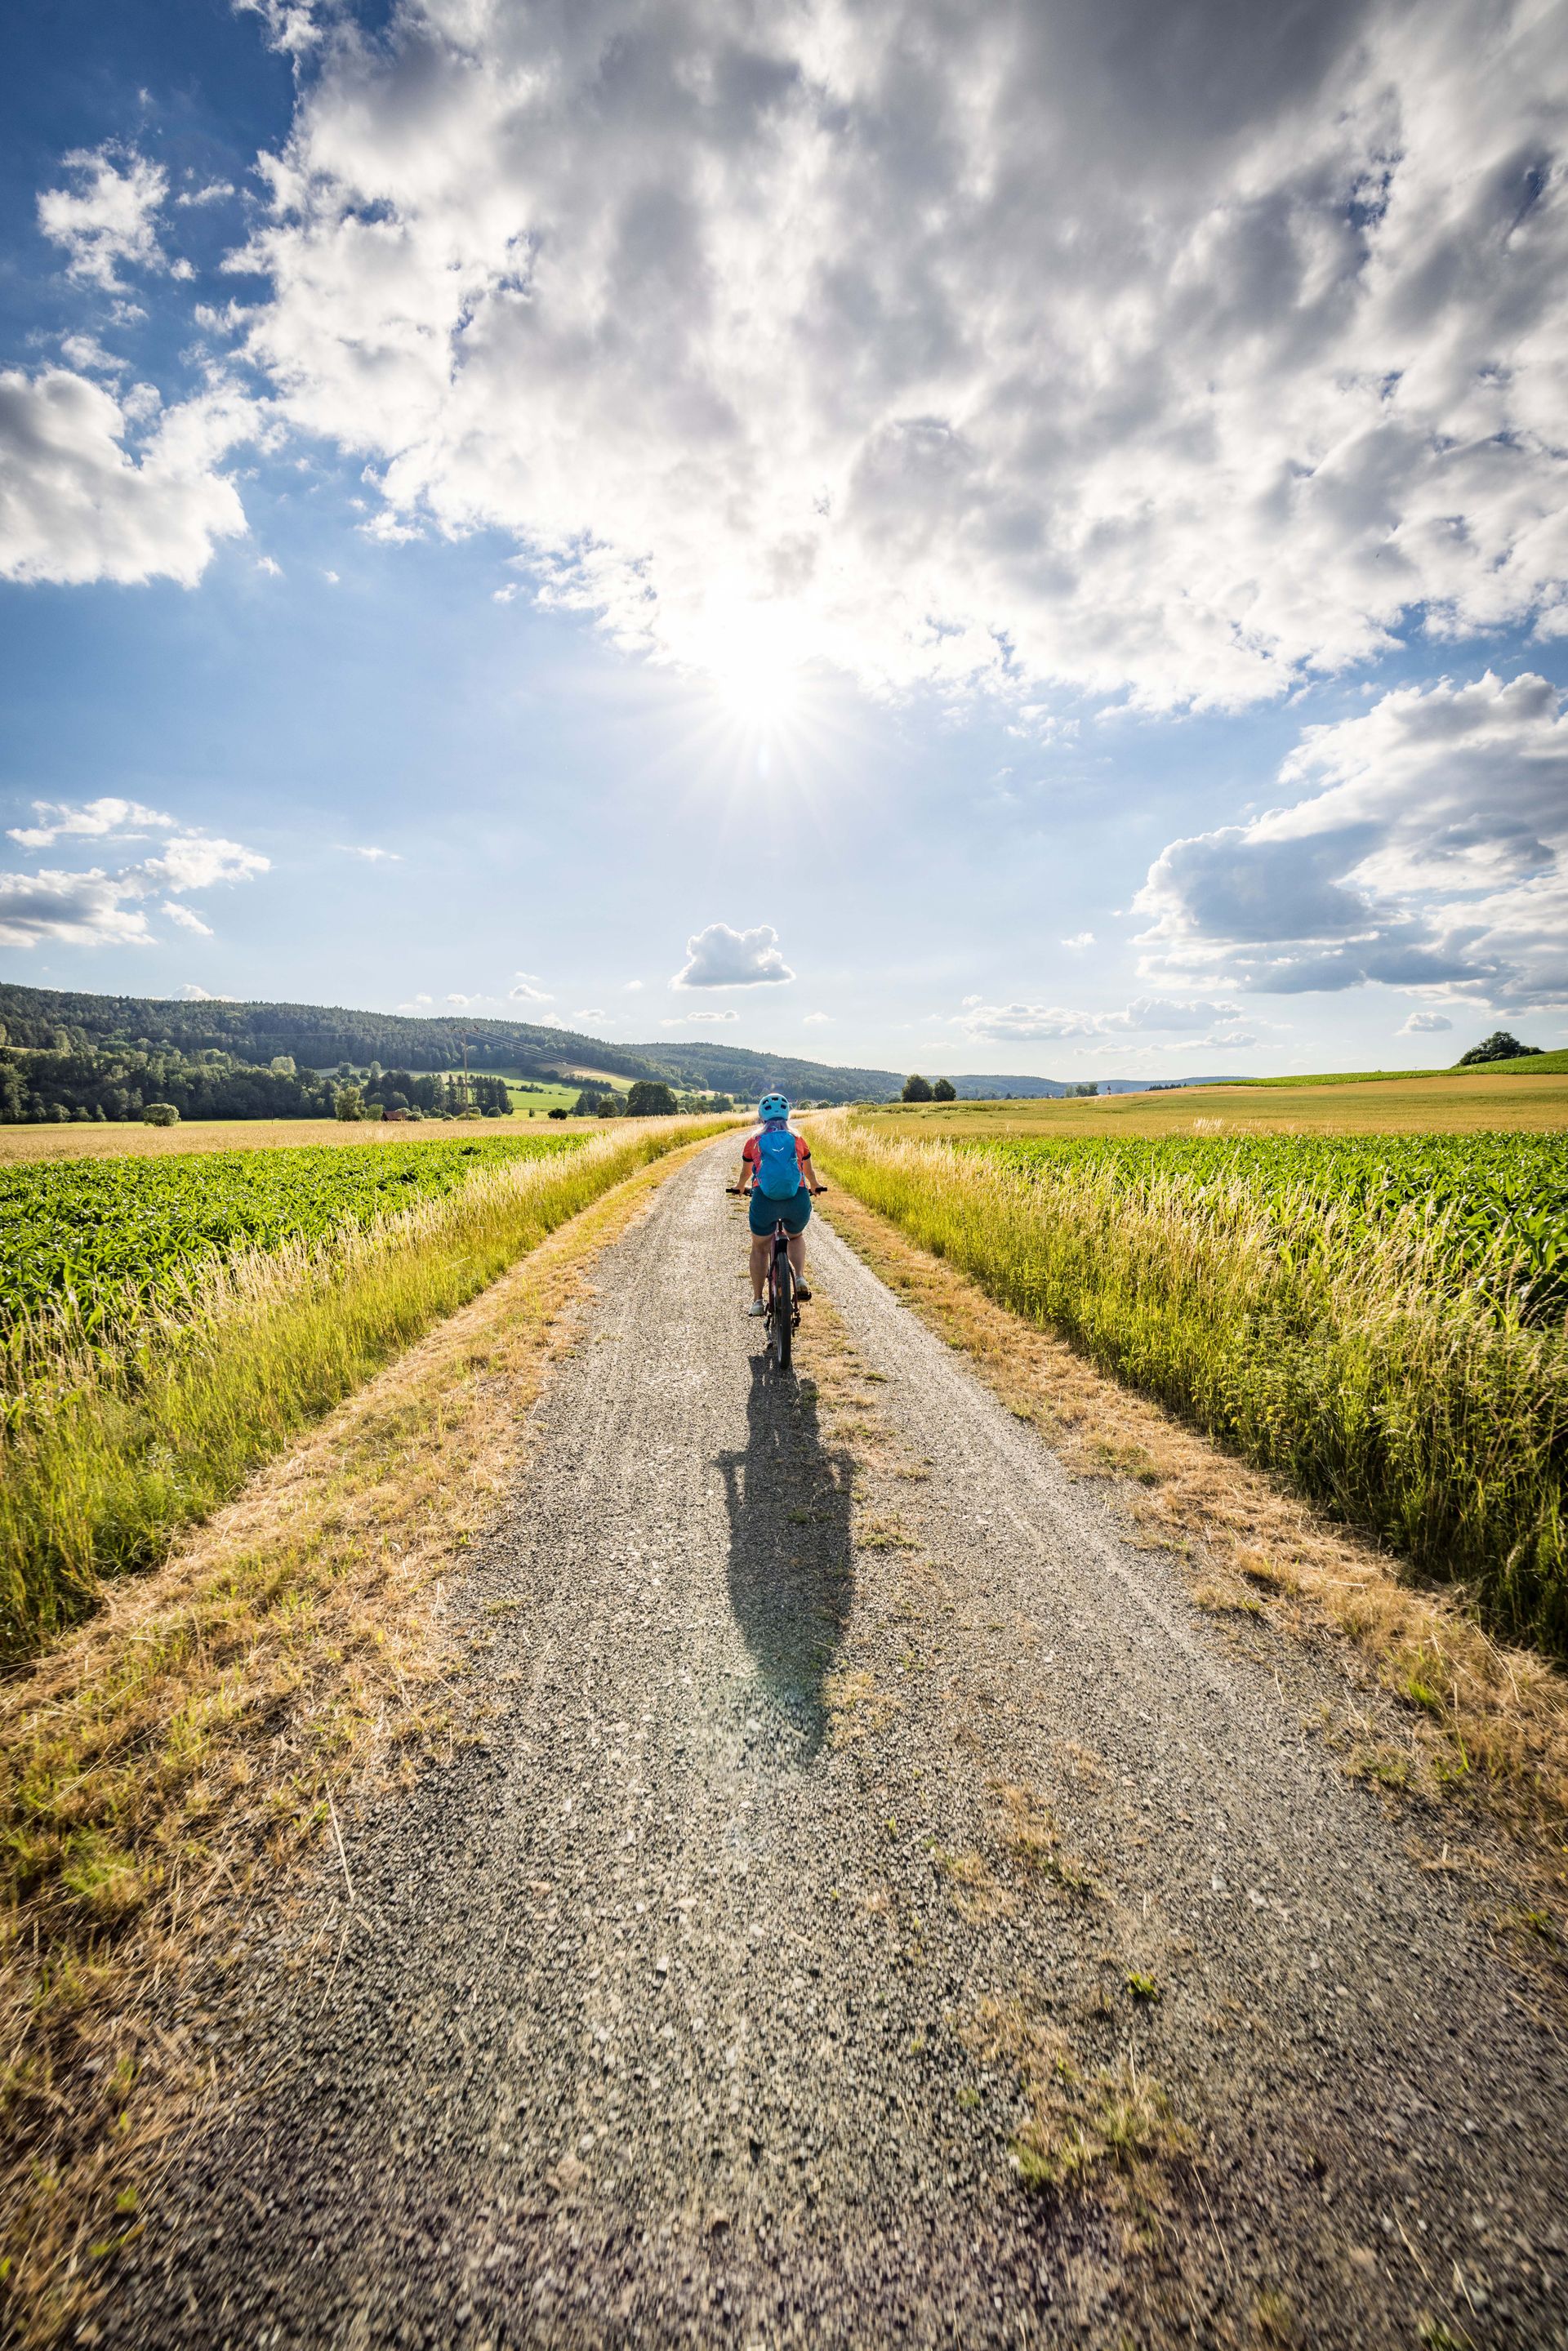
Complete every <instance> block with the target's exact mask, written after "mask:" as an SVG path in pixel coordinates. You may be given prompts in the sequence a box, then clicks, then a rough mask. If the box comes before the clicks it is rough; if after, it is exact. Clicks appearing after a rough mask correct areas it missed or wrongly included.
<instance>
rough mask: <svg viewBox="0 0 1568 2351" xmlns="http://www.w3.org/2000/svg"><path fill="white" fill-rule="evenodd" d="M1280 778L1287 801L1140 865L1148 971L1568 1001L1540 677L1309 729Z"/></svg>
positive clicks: (1259, 985)
mask: <svg viewBox="0 0 1568 2351" xmlns="http://www.w3.org/2000/svg"><path fill="white" fill-rule="evenodd" d="M1280 780H1281V784H1282V785H1283V786H1284V787H1285V788H1286V789H1287V790H1291V791H1294V792H1295V793H1296V795H1297V797H1296V798H1294V799H1291V800H1289V801H1287V802H1286V803H1285V804H1284V805H1282V806H1281V807H1279V808H1275V809H1271V810H1269V811H1268V812H1267V813H1266V814H1265V815H1262V816H1260V817H1258V818H1255V819H1254V820H1252V822H1250V823H1249V824H1245V825H1227V826H1224V827H1222V828H1221V829H1220V830H1219V831H1215V832H1207V833H1199V834H1197V835H1195V836H1193V837H1191V838H1189V839H1187V840H1184V841H1172V842H1171V843H1170V845H1169V846H1168V847H1167V848H1166V850H1165V851H1164V852H1163V853H1162V854H1161V856H1160V857H1159V858H1158V859H1157V860H1156V861H1155V864H1154V865H1153V866H1152V867H1151V868H1150V870H1149V875H1148V879H1147V881H1146V883H1145V885H1144V888H1143V890H1142V891H1141V892H1140V893H1139V896H1138V899H1137V901H1136V904H1138V906H1139V908H1140V909H1141V911H1142V912H1143V913H1145V914H1148V915H1150V916H1152V917H1153V920H1152V922H1151V924H1150V926H1149V928H1148V930H1147V931H1146V932H1145V934H1144V936H1143V944H1144V946H1145V947H1146V948H1148V949H1149V950H1150V953H1149V958H1148V963H1147V966H1146V968H1148V969H1149V970H1150V971H1151V972H1163V973H1165V974H1166V975H1167V976H1171V977H1176V978H1178V979H1179V978H1180V977H1183V976H1184V975H1187V974H1197V973H1202V974H1203V975H1205V976H1206V977H1217V978H1218V980H1219V982H1220V984H1222V985H1229V986H1232V987H1234V986H1241V987H1249V988H1255V989H1263V990H1270V991H1274V992H1278V993H1297V992H1300V991H1302V990H1307V989H1318V988H1324V989H1343V988H1348V987H1361V986H1364V985H1365V984H1367V983H1369V982H1381V983H1382V984H1384V985H1385V986H1389V987H1449V988H1458V989H1462V990H1463V991H1464V992H1465V993H1467V994H1469V995H1472V996H1475V997H1478V998H1481V999H1482V1000H1485V1001H1497V1002H1505V1003H1512V1004H1521V1005H1528V1004H1542V1005H1546V1004H1558V1003H1563V1002H1568V863H1565V861H1568V716H1564V712H1563V697H1562V695H1560V694H1559V692H1558V689H1557V688H1556V687H1555V686H1553V685H1551V684H1548V683H1547V681H1546V679H1544V678H1543V677H1538V676H1535V675H1533V674H1529V673H1526V674H1524V675H1522V676H1520V677H1516V678H1514V679H1512V680H1511V681H1510V682H1508V683H1506V684H1505V683H1504V682H1503V680H1501V679H1500V678H1498V677H1495V676H1494V675H1493V674H1491V673H1490V671H1489V672H1488V673H1487V674H1485V675H1484V676H1483V677H1480V678H1478V679H1476V680H1474V681H1473V682H1472V683H1471V684H1464V685H1456V684H1452V683H1450V682H1449V681H1448V680H1447V679H1444V680H1443V681H1441V682H1440V683H1439V684H1437V685H1434V686H1430V687H1427V688H1425V689H1423V688H1421V687H1418V686H1409V687H1401V688H1400V689H1399V690H1398V691H1397V692H1396V693H1392V694H1387V695H1383V697H1382V698H1381V699H1380V700H1379V701H1378V702H1377V703H1376V704H1375V705H1374V707H1373V708H1372V709H1370V710H1369V711H1368V712H1367V713H1366V714H1365V716H1363V717H1360V718H1351V719H1345V720H1343V721H1341V722H1340V723H1339V724H1338V725H1337V726H1318V727H1312V728H1309V729H1308V731H1307V733H1306V735H1305V736H1304V737H1303V739H1302V741H1301V746H1300V747H1299V748H1298V749H1297V750H1296V751H1295V752H1294V753H1292V755H1291V758H1289V759H1288V760H1287V761H1286V762H1285V764H1284V766H1283V768H1281V776H1280Z"/></svg>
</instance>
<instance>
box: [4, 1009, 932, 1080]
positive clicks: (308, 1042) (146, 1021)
mask: <svg viewBox="0 0 1568 2351" xmlns="http://www.w3.org/2000/svg"><path fill="white" fill-rule="evenodd" d="M0 1023H3V1024H4V1025H5V1029H6V1030H7V1031H8V1033H9V1039H10V1042H11V1044H12V1045H13V1046H22V1047H26V1048H31V1049H33V1050H59V1049H60V1048H61V1047H62V1046H64V1047H74V1048H75V1049H76V1050H78V1051H89V1050H96V1049H99V1048H101V1047H104V1046H107V1045H114V1046H123V1047H130V1048H131V1049H132V1050H140V1051H142V1052H146V1051H148V1050H155V1049H157V1048H160V1047H162V1048H165V1049H167V1048H172V1049H174V1050H176V1051H178V1052H179V1053H181V1054H182V1055H184V1056H186V1057H190V1056H193V1055H196V1054H199V1053H202V1052H214V1051H215V1052H222V1053H228V1054H232V1055H233V1056H234V1058H235V1060H236V1061H244V1062H247V1063H249V1064H251V1065H252V1066H256V1067H261V1068H266V1067H267V1066H269V1065H270V1064H271V1063H272V1062H273V1061H276V1060H277V1059H278V1058H280V1057H287V1058H288V1059H290V1060H292V1061H295V1062H296V1063H297V1064H298V1067H299V1069H300V1070H302V1071H305V1070H335V1069H337V1068H338V1067H339V1065H340V1063H342V1062H345V1061H347V1062H350V1063H352V1064H353V1066H354V1067H355V1068H356V1069H363V1068H365V1067H366V1066H367V1065H368V1064H369V1063H370V1062H371V1061H381V1062H382V1063H383V1064H384V1065H385V1066H386V1067H387V1068H389V1069H392V1068H396V1069H402V1070H450V1069H460V1068H461V1067H462V1065H463V1060H464V1046H465V1043H466V1045H467V1048H468V1054H467V1059H468V1063H469V1066H470V1068H472V1069H476V1070H506V1071H514V1072H516V1074H517V1076H519V1077H526V1078H537V1077H545V1076H548V1075H550V1074H552V1073H556V1072H559V1074H561V1075H563V1076H567V1077H575V1076H577V1075H578V1074H579V1073H580V1072H586V1071H605V1072H606V1073H608V1074H609V1075H611V1076H612V1077H617V1078H621V1079H623V1080H625V1081H631V1080H632V1079H634V1078H655V1079H657V1078H662V1079H664V1080H665V1081H667V1082H669V1083H670V1084H673V1085H676V1086H681V1087H690V1088H698V1089H702V1090H705V1091H711V1090H717V1091H719V1092H726V1093H738V1094H742V1095H746V1094H750V1093H755V1092H760V1090H761V1089H762V1088H763V1087H765V1086H768V1085H769V1084H774V1085H781V1086H784V1087H786V1088H788V1089H789V1092H791V1093H793V1094H795V1095H797V1096H804V1097H809V1098H810V1100H812V1101H813V1102H857V1101H867V1102H884V1101H887V1100H889V1099H891V1098H892V1096H893V1095H894V1094H896V1093H897V1092H898V1090H899V1088H900V1086H901V1085H902V1084H903V1082H904V1081H903V1077H902V1076H901V1075H900V1076H894V1073H893V1072H892V1071H888V1070H858V1069H835V1068H833V1067H832V1066H831V1065H830V1064H829V1063H827V1062H823V1061H804V1060H801V1059H800V1058H799V1057H798V1056H795V1055H791V1054H787V1053H785V1054H779V1053H754V1052H749V1051H747V1050H744V1049H742V1048H740V1047H738V1046H729V1045H714V1044H709V1043H707V1042H706V1041H701V1042H698V1041H692V1042H687V1041H686V1040H682V1041H681V1043H680V1044H679V1045H674V1044H668V1043H654V1044H646V1045H612V1044H608V1043H606V1042H605V1040H603V1039H602V1038H600V1037H588V1036H584V1035H582V1034H581V1033H580V1031H579V1030H577V1029H552V1028H546V1027H542V1026H540V1025H539V1024H538V1023H536V1022H533V1021H527V1020H461V1019H455V1018H454V1019H447V1018H444V1017H441V1018H435V1017H432V1018H430V1019H411V1018H409V1017H408V1016H406V1015H404V1014H400V1013H395V1012H360V1011H354V1010H351V1009H350V1008H346V1007H344V1006H341V1005H324V1004H268V1003H257V1004H234V1003H228V1002H226V1001H223V1000H217V999H214V998H203V999H202V1000H200V1001H199V1002H196V1003H193V1004H188V1003H185V1002H183V1000H179V999H175V998H167V997H144V996H88V995H78V994H77V993H75V992H74V991H68V990H67V989H64V988H47V987H22V986H19V985H17V984H16V983H10V982H7V983H0Z"/></svg>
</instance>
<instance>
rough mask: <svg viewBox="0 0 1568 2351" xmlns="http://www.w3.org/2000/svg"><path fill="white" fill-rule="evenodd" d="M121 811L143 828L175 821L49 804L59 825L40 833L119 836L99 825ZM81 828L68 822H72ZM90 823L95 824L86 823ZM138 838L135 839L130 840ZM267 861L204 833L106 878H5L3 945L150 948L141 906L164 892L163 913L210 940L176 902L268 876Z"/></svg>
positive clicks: (197, 919)
mask: <svg viewBox="0 0 1568 2351" xmlns="http://www.w3.org/2000/svg"><path fill="white" fill-rule="evenodd" d="M110 809H112V810H118V811H123V812H124V813H125V815H126V816H127V817H128V818H131V819H134V820H136V821H137V822H139V823H141V824H143V825H144V824H147V823H152V824H155V825H164V826H166V825H167V824H168V823H169V822H170V821H171V820H170V819H168V818H166V817H162V816H160V815H159V814H158V813H157V811H156V810H149V809H143V808H141V805H140V804H139V803H138V802H137V801H134V800H98V801H92V802H89V803H88V805H87V807H86V808H84V809H78V810H71V809H67V808H58V807H54V806H52V805H50V804H48V803H44V804H42V805H41V807H40V813H43V814H46V815H47V816H48V817H49V818H51V819H54V820H64V821H57V822H54V823H52V824H51V825H48V826H45V827H40V828H38V830H39V831H45V832H47V835H48V839H49V841H54V840H55V839H56V838H57V837H58V836H59V835H60V834H62V833H65V834H72V835H81V834H87V835H89V837H91V836H94V835H96V836H98V837H99V838H102V837H103V836H104V835H106V834H110V833H111V832H113V831H116V830H118V827H117V826H115V825H112V824H110V823H99V822H98V821H97V819H98V818H99V817H101V816H102V815H103V812H104V811H105V810H110ZM73 818H74V819H77V820H78V821H74V822H73V821H70V820H71V819H73ZM83 819H92V820H93V821H80V820H83ZM128 837H130V838H132V839H134V837H135V834H134V832H131V833H130V834H129V836H128ZM13 838H15V839H19V840H21V841H23V845H24V846H35V845H37V844H36V842H34V841H30V840H29V839H28V838H27V833H26V830H24V831H22V832H19V833H16V834H14V835H13ZM268 865H269V861H268V860H267V858H265V857H263V856H262V855H261V854H260V852H258V851H256V850H254V849H246V847H245V846H244V845H243V844H242V843H241V842H239V841H216V840H213V839H210V838H209V837H208V836H207V835H206V834H204V833H196V832H186V833H179V834H176V835H175V836H174V837H173V838H172V839H171V840H168V841H165V842H164V844H163V846H162V849H161V850H160V851H159V852H158V854H157V855H156V856H153V857H148V858H143V859H142V860H141V862H140V863H137V864H133V865H127V866H123V867H121V868H120V871H119V872H105V871H104V870H103V869H102V868H101V867H99V866H93V867H91V868H89V871H88V872H84V873H68V872H62V871H60V870H58V869H57V868H46V869H45V870H44V871H42V872H37V873H0V946H14V947H34V946H42V945H45V944H47V942H48V941H49V940H51V939H53V940H57V941H58V942H60V943H61V944H62V945H65V946H148V945H149V944H151V942H152V931H151V929H150V928H149V926H148V922H147V916H146V914H145V913H144V911H143V905H142V902H143V901H144V900H146V899H149V898H152V897H155V896H157V895H159V893H170V894H168V895H165V896H164V897H163V900H162V911H163V913H164V914H168V915H169V916H170V917H171V918H172V920H173V921H174V922H175V923H176V924H178V925H180V927H181V928H182V929H183V930H187V931H192V932H195V933H197V934H199V935H201V936H203V937H204V938H211V937H212V935H213V934H212V930H211V928H210V926H209V925H207V924H206V923H204V921H203V920H202V918H201V916H200V915H198V914H193V912H192V911H191V909H190V908H189V907H186V906H181V905H179V904H176V903H174V902H175V900H176V899H177V898H179V897H183V896H184V895H185V894H186V893H188V892H190V891H193V890H210V889H212V888H214V886H215V885H216V884H218V883H235V882H248V881H251V880H254V878H255V877H256V875H257V874H260V873H265V872H267V871H268Z"/></svg>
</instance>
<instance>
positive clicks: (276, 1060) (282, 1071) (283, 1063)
mask: <svg viewBox="0 0 1568 2351" xmlns="http://www.w3.org/2000/svg"><path fill="white" fill-rule="evenodd" d="M272 1066H273V1068H274V1069H275V1070H276V1071H277V1074H278V1076H279V1077H280V1078H291V1077H293V1076H294V1075H295V1074H296V1071H295V1066H294V1056H293V1054H292V1053H274V1055H273V1057H272Z"/></svg>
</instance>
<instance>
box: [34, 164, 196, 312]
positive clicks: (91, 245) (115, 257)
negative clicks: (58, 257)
mask: <svg viewBox="0 0 1568 2351" xmlns="http://www.w3.org/2000/svg"><path fill="white" fill-rule="evenodd" d="M63 162H64V166H65V169H66V170H67V171H68V172H69V173H70V175H71V180H72V183H73V184H72V185H71V186H70V187H68V188H47V189H46V190H45V191H44V193H43V194H41V195H40V196H39V198H38V226H39V228H40V229H41V230H42V231H43V233H44V235H46V236H47V237H48V238H49V239H50V240H51V242H52V243H54V244H55V245H59V246H64V247H65V250H66V253H67V255H68V262H67V267H68V270H69V273H70V275H71V276H72V277H78V278H83V279H85V280H86V281H87V282H88V283H89V284H90V285H93V286H98V287H102V288H103V290H104V291H105V292H106V293H110V294H120V293H123V292H124V291H125V287H124V285H123V283H122V281H121V279H120V275H119V272H120V269H121V268H122V267H124V266H127V265H130V266H134V267H137V268H140V269H162V268H165V267H166V266H167V263H166V260H165V257H164V255H163V251H162V247H161V246H160V245H159V243H158V237H157V233H156V231H155V229H154V227H153V223H154V222H155V220H156V219H157V217H158V214H159V212H160V211H161V210H162V204H163V200H164V198H165V197H166V196H167V194H168V193H169V182H168V177H167V175H166V173H165V172H164V171H163V170H162V166H161V165H160V164H157V163H149V162H147V160H146V159H145V157H144V156H141V155H139V154H138V153H137V152H136V151H135V150H134V148H132V149H130V150H126V151H117V150H116V149H115V148H113V147H111V146H105V147H97V148H93V149H92V150H90V151H88V150H85V149H78V151H77V152H75V153H74V154H70V155H67V156H66V157H64V159H63Z"/></svg>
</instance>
